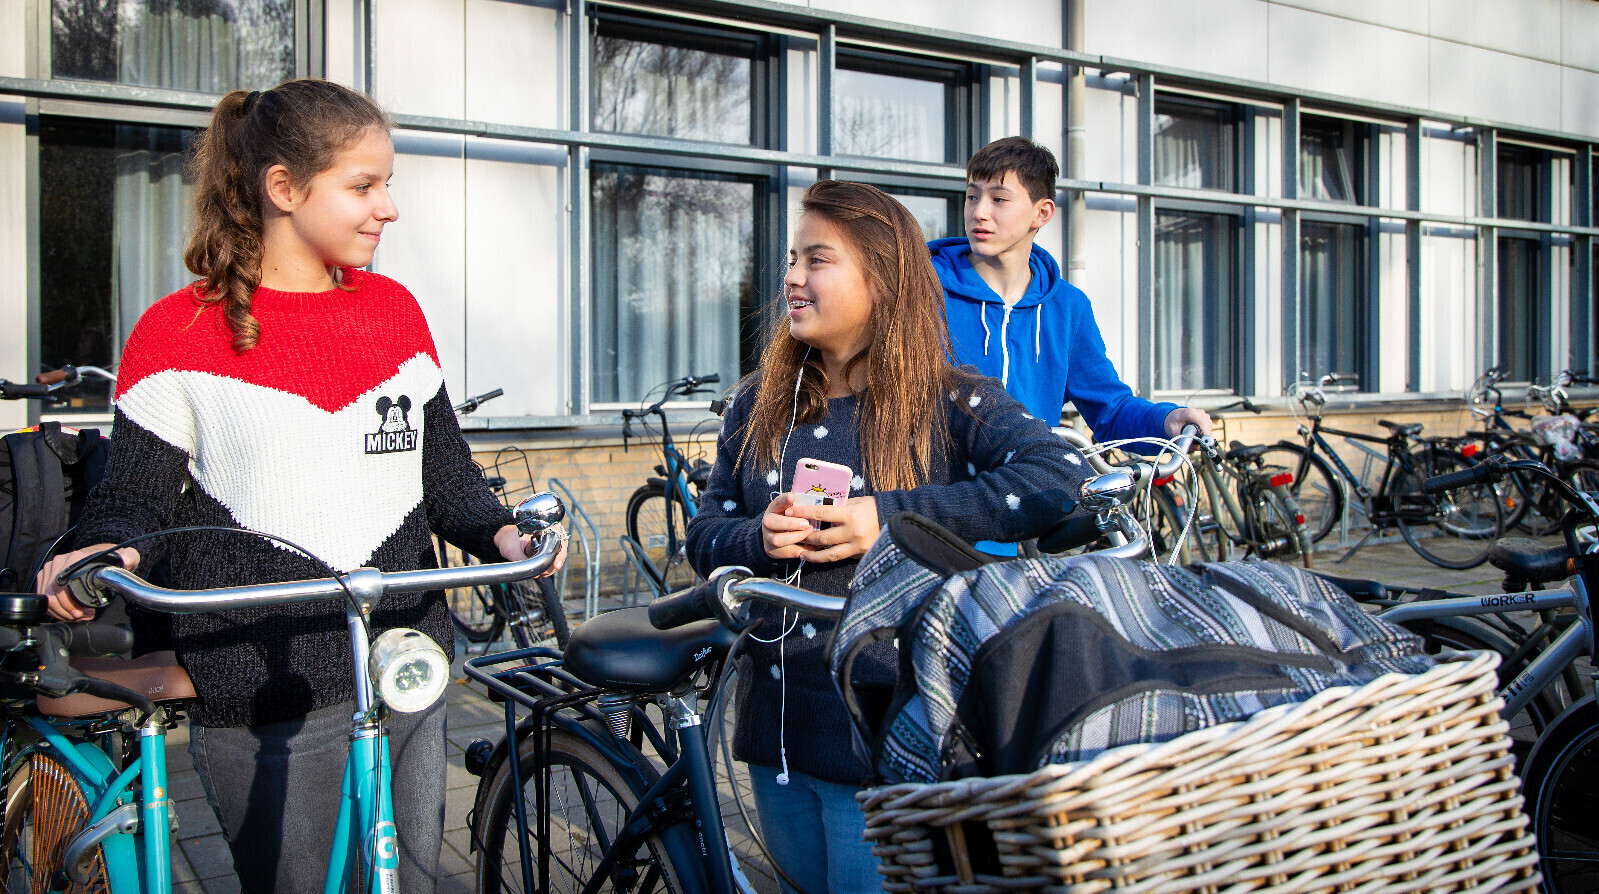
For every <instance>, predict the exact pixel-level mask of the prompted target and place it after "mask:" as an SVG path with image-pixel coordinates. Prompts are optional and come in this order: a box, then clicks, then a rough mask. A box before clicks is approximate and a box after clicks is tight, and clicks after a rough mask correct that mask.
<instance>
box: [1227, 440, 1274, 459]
mask: <svg viewBox="0 0 1599 894" xmlns="http://www.w3.org/2000/svg"><path fill="white" fill-rule="evenodd" d="M1270 449H1271V445H1269V444H1257V445H1255V446H1253V447H1246V446H1244V445H1243V444H1242V443H1241V442H1238V441H1234V442H1232V444H1231V445H1230V448H1229V449H1228V451H1227V459H1254V458H1255V457H1257V456H1260V455H1261V454H1262V453H1265V452H1266V451H1268V450H1270Z"/></svg>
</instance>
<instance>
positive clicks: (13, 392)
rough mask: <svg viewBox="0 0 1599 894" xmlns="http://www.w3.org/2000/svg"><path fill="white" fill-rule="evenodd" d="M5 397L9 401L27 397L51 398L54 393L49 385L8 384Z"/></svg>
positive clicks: (6, 384)
mask: <svg viewBox="0 0 1599 894" xmlns="http://www.w3.org/2000/svg"><path fill="white" fill-rule="evenodd" d="M4 391H5V396H6V398H7V399H9V400H17V399H20V398H25V397H49V396H50V395H51V394H53V393H54V392H53V391H52V390H51V389H50V386H49V385H27V384H24V383H21V382H6V383H5V389H4Z"/></svg>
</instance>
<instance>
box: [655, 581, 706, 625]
mask: <svg viewBox="0 0 1599 894" xmlns="http://www.w3.org/2000/svg"><path fill="white" fill-rule="evenodd" d="M715 598H717V597H716V584H715V582H713V581H701V582H699V583H697V584H695V585H694V586H692V587H689V588H688V589H687V590H679V591H677V592H676V593H671V594H668V595H666V596H662V597H661V598H659V599H657V600H655V601H654V602H651V603H650V625H651V626H653V627H654V628H655V629H656V630H671V629H672V628H673V627H682V626H683V625H684V624H692V623H694V622H695V621H704V620H706V619H707V618H714V617H716V612H715V611H714V610H713V609H712V608H711V600H712V599H715Z"/></svg>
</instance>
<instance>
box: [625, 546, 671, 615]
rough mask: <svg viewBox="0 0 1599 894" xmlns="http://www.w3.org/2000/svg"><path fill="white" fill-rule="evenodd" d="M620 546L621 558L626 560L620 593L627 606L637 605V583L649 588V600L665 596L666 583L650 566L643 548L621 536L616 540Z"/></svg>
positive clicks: (653, 567) (652, 566)
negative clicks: (625, 569)
mask: <svg viewBox="0 0 1599 894" xmlns="http://www.w3.org/2000/svg"><path fill="white" fill-rule="evenodd" d="M617 540H618V542H619V543H620V544H621V546H622V556H623V558H625V559H627V566H628V567H627V576H626V577H625V578H624V579H623V581H622V591H623V593H624V594H625V595H626V596H628V597H629V598H628V605H637V604H638V599H637V598H636V597H637V594H638V591H639V588H638V587H636V586H635V578H636V582H637V583H642V584H646V585H648V587H649V591H650V598H652V599H658V598H660V597H662V596H665V595H666V581H665V580H663V579H662V578H661V573H660V572H659V571H656V570H655V566H654V565H651V564H650V561H649V558H648V557H647V556H645V555H644V547H642V546H640V545H639V542H638V541H637V540H634V539H633V538H632V537H629V536H628V535H626V534H623V535H622V536H621V537H619V538H617Z"/></svg>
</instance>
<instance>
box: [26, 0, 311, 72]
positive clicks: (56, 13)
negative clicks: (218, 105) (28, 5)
mask: <svg viewBox="0 0 1599 894" xmlns="http://www.w3.org/2000/svg"><path fill="white" fill-rule="evenodd" d="M294 40H295V34H294V0H52V2H51V4H50V72H51V75H52V76H53V77H57V78H73V79H77V80H86V81H111V82H114V83H121V84H140V85H144V86H148V87H167V88H171V89H173V90H192V91H196V92H199V93H226V92H227V91H229V90H234V89H246V90H248V89H256V90H265V89H267V88H269V87H272V86H274V85H276V84H278V83H280V82H282V81H284V80H286V79H288V78H291V77H293V76H294Z"/></svg>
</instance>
